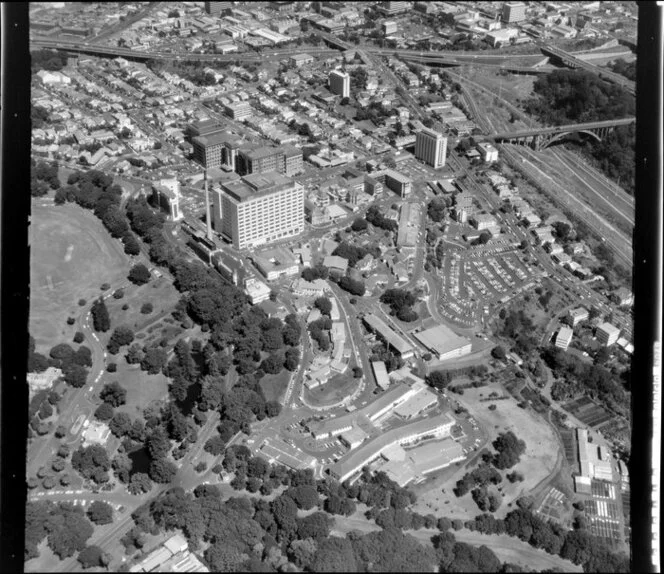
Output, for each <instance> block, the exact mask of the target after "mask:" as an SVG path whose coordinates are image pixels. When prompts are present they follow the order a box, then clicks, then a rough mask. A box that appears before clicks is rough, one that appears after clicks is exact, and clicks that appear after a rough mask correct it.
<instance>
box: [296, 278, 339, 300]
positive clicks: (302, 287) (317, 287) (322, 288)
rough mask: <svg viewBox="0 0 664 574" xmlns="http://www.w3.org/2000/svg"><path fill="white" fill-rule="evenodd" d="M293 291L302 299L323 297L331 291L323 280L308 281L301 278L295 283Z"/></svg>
mask: <svg viewBox="0 0 664 574" xmlns="http://www.w3.org/2000/svg"><path fill="white" fill-rule="evenodd" d="M291 289H292V291H293V293H295V295H299V296H301V297H322V296H323V295H324V294H325V293H326V292H329V291H330V286H329V285H328V283H327V281H325V280H323V279H314V280H313V281H306V280H304V279H302V278H300V279H296V280H295V281H293V285H292V286H291Z"/></svg>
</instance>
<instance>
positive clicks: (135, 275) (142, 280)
mask: <svg viewBox="0 0 664 574" xmlns="http://www.w3.org/2000/svg"><path fill="white" fill-rule="evenodd" d="M150 277H151V276H150V271H149V270H148V268H147V267H146V266H145V265H143V264H142V263H137V264H136V265H134V266H133V267H132V268H131V269H130V270H129V275H128V276H127V278H128V279H129V281H131V282H132V283H134V284H135V285H145V284H146V283H148V282H149V281H150Z"/></svg>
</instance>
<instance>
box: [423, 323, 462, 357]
mask: <svg viewBox="0 0 664 574" xmlns="http://www.w3.org/2000/svg"><path fill="white" fill-rule="evenodd" d="M413 336H414V337H415V339H417V341H418V342H419V343H420V344H422V346H424V347H425V348H426V349H427V350H428V351H430V352H431V353H433V354H434V355H435V356H436V357H437V358H438V360H439V361H446V360H448V359H453V358H455V357H463V356H464V355H468V354H469V353H470V350H471V348H472V343H471V342H470V340H468V339H466V338H465V337H460V336H459V335H457V334H456V333H454V331H452V330H451V329H450V328H449V327H446V326H445V325H438V326H436V327H432V328H431V329H426V330H425V331H420V332H419V333H414V334H413Z"/></svg>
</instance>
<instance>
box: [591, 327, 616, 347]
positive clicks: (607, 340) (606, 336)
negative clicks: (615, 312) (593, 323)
mask: <svg viewBox="0 0 664 574" xmlns="http://www.w3.org/2000/svg"><path fill="white" fill-rule="evenodd" d="M595 336H596V337H597V340H598V341H599V342H600V343H602V345H605V346H606V347H610V346H611V345H613V344H614V343H615V342H616V341H617V340H618V337H620V329H619V328H618V327H616V326H615V325H612V324H611V323H607V322H604V323H602V324H601V325H600V326H599V327H597V329H596V331H595Z"/></svg>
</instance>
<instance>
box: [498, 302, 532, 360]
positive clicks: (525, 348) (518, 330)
mask: <svg viewBox="0 0 664 574" xmlns="http://www.w3.org/2000/svg"><path fill="white" fill-rule="evenodd" d="M498 317H499V318H500V320H501V321H502V325H500V326H499V328H498V330H497V334H498V335H499V336H502V337H505V338H508V339H511V340H513V341H514V350H515V352H516V353H518V354H519V355H522V356H524V357H525V356H528V355H529V354H530V353H532V352H533V351H534V350H536V349H537V345H538V340H537V336H536V329H535V324H534V323H533V321H532V319H531V318H530V317H529V316H528V314H526V312H525V311H524V310H523V309H519V310H518V311H517V310H515V309H511V310H510V311H509V312H507V311H505V310H504V309H501V311H500V313H499V314H498Z"/></svg>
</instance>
